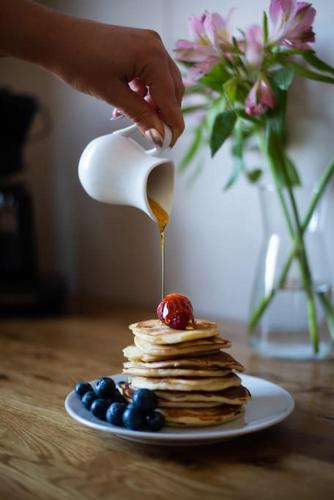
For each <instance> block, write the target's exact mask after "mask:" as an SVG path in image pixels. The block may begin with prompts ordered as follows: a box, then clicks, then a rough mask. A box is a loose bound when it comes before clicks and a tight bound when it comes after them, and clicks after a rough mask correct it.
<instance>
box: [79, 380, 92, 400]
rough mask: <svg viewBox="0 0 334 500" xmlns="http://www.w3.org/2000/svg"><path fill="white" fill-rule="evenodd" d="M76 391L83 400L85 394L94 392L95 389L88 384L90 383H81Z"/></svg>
mask: <svg viewBox="0 0 334 500" xmlns="http://www.w3.org/2000/svg"><path fill="white" fill-rule="evenodd" d="M74 390H75V392H76V394H77V395H78V396H79V398H80V399H81V398H82V396H83V395H84V394H86V392H88V391H92V390H93V387H92V386H91V385H90V384H89V383H88V382H79V383H78V384H77V385H76V386H75V387H74Z"/></svg>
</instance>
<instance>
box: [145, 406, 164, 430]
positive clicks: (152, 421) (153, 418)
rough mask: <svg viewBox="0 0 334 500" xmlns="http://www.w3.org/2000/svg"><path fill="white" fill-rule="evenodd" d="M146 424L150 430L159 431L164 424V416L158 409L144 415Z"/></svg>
mask: <svg viewBox="0 0 334 500" xmlns="http://www.w3.org/2000/svg"><path fill="white" fill-rule="evenodd" d="M146 424H147V427H148V429H149V430H150V431H160V430H161V429H162V428H163V426H164V425H165V417H164V416H163V414H162V413H160V412H159V411H154V412H153V413H150V414H149V415H147V416H146Z"/></svg>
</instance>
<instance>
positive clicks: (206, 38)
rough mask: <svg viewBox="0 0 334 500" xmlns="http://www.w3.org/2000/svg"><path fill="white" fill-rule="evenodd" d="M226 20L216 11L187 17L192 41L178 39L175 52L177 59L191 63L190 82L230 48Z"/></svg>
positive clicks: (204, 72)
mask: <svg viewBox="0 0 334 500" xmlns="http://www.w3.org/2000/svg"><path fill="white" fill-rule="evenodd" d="M227 21H228V20H227V19H224V18H223V17H221V16H220V15H219V14H218V13H216V12H213V13H212V14H209V13H208V12H205V13H204V14H203V15H202V16H200V17H196V16H193V17H191V18H190V19H189V31H190V35H191V37H192V39H193V41H189V40H178V41H177V42H176V50H175V52H176V55H177V59H178V60H179V61H185V62H190V63H193V66H192V67H191V68H190V70H191V71H190V70H189V75H188V78H190V80H191V81H192V82H194V81H196V80H198V78H200V77H201V76H202V75H204V74H206V73H208V72H209V71H210V69H211V68H212V67H213V66H214V65H215V64H217V63H218V62H219V60H220V59H221V57H222V55H223V54H224V53H225V51H228V50H229V49H230V48H231V36H230V33H229V31H228V28H227Z"/></svg>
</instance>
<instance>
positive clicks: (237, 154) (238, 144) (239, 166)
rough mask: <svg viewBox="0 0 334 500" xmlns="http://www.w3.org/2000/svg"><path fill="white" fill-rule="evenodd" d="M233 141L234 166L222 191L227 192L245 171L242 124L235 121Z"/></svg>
mask: <svg viewBox="0 0 334 500" xmlns="http://www.w3.org/2000/svg"><path fill="white" fill-rule="evenodd" d="M234 131H235V133H234V139H235V142H234V144H233V147H232V154H233V157H234V165H233V169H232V173H231V175H230V177H229V179H228V180H227V182H226V184H225V186H224V191H227V190H228V189H229V188H230V187H232V186H233V185H234V184H235V183H236V181H237V180H238V178H239V176H240V174H241V172H242V171H243V170H244V169H245V165H244V136H243V130H242V123H241V121H240V120H238V121H237V123H236V125H235V128H234Z"/></svg>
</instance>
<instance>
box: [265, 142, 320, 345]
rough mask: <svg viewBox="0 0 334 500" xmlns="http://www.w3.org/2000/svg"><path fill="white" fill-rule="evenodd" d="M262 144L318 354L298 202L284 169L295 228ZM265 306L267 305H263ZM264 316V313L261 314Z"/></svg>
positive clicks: (273, 164) (313, 308)
mask: <svg viewBox="0 0 334 500" xmlns="http://www.w3.org/2000/svg"><path fill="white" fill-rule="evenodd" d="M260 141H261V142H260V144H261V147H262V150H263V151H264V153H265V154H266V156H267V158H268V161H269V165H270V170H271V174H272V177H273V180H274V183H275V187H276V192H277V194H278V198H279V201H280V204H281V207H282V210H283V214H284V216H285V219H286V222H287V225H288V229H289V232H290V235H291V238H292V239H293V240H294V241H295V244H296V246H297V251H296V257H297V258H298V263H299V268H300V275H301V282H302V286H303V288H304V290H305V293H306V298H307V318H308V323H309V330H310V337H311V340H312V343H313V349H314V352H315V353H317V352H318V351H319V340H318V325H317V316H316V306H315V300H314V296H313V289H312V278H311V273H310V268H309V265H308V260H307V254H306V251H305V245H304V240H303V233H302V228H301V224H300V218H299V214H298V208H297V204H296V200H295V197H294V193H293V190H292V187H291V184H290V181H289V179H288V178H287V174H286V171H285V169H284V168H283V169H282V174H283V178H284V184H285V186H286V188H287V191H288V196H289V200H290V204H291V208H292V215H293V218H294V223H295V228H294V227H293V225H292V222H291V219H290V214H289V211H288V207H287V204H286V201H285V198H284V195H283V192H282V190H281V186H280V182H279V179H278V178H277V172H276V160H275V158H273V157H272V156H271V154H270V152H269V151H268V149H267V148H266V147H265V145H264V144H263V140H262V137H261V136H260ZM263 305H265V304H263ZM261 314H262V313H261Z"/></svg>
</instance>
